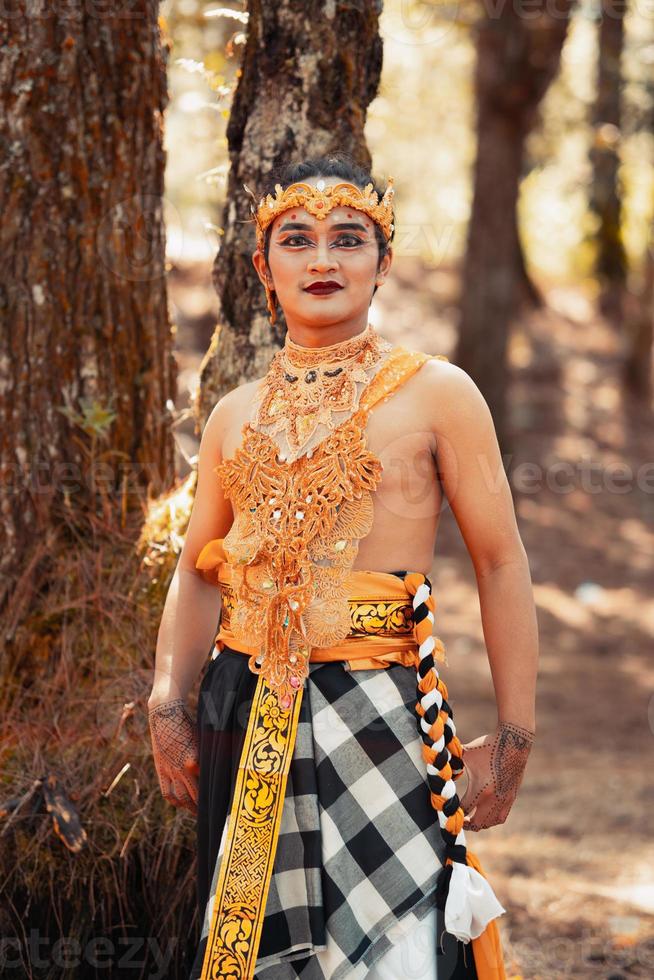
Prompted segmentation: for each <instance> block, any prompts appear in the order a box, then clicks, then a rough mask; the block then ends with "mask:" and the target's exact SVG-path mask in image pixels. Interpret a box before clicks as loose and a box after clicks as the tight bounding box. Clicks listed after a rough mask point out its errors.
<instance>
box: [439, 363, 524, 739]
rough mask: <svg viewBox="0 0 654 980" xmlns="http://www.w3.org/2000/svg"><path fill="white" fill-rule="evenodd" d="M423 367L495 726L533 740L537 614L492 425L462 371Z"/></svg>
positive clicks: (446, 365)
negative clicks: (473, 582)
mask: <svg viewBox="0 0 654 980" xmlns="http://www.w3.org/2000/svg"><path fill="white" fill-rule="evenodd" d="M425 367H429V368H431V377H430V388H431V398H432V404H433V405H434V411H433V413H432V414H433V420H434V430H433V431H434V434H435V436H436V453H437V461H438V467H439V472H440V478H441V481H442V485H443V490H444V492H445V494H446V496H447V499H448V501H449V503H450V505H451V507H452V511H453V513H454V516H455V518H456V521H457V524H458V526H459V528H460V530H461V534H462V536H463V539H464V541H465V544H466V547H467V549H468V552H469V554H470V557H471V559H472V562H473V565H474V569H475V574H476V578H477V586H478V591H479V603H480V608H481V618H482V626H483V631H484V639H485V641H486V648H487V651H488V660H489V663H490V668H491V674H492V677H493V685H494V688H495V696H496V701H497V714H498V724H501V723H502V722H507V723H511V724H513V725H515V726H519V727H521V728H524V729H527V730H528V731H530V732H535V730H536V718H535V697H536V677H537V671H538V627H537V620H536V609H535V605H534V598H533V592H532V585H531V576H530V573H529V563H528V559H527V555H526V552H525V549H524V546H523V544H522V540H521V538H520V534H519V531H518V527H517V523H516V518H515V511H514V508H513V500H512V498H511V490H510V487H509V484H508V480H507V478H506V474H505V471H504V467H503V465H502V458H501V455H500V449H499V445H498V442H497V437H496V434H495V427H494V425H493V419H492V416H491V413H490V410H489V408H488V405H487V403H486V401H485V399H484V397H483V395H482V394H481V392H480V390H479V388H478V387H477V385H476V384H475V383H474V381H473V380H472V378H471V377H470V376H469V375H468V374H467V373H466V372H465V371H463V370H462V369H461V368H459V367H457V366H456V365H454V364H450V363H447V362H443V361H433V362H431V363H430V364H428V365H425Z"/></svg>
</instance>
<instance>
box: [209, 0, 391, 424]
mask: <svg viewBox="0 0 654 980" xmlns="http://www.w3.org/2000/svg"><path fill="white" fill-rule="evenodd" d="M380 10H381V4H380V3H379V2H376V0H358V2H357V3H356V4H355V3H352V4H335V3H333V0H312V2H310V3H306V2H302V0H280V2H277V3H274V4H273V3H265V2H263V0H249V3H248V16H249V21H248V27H247V41H246V44H245V50H244V53H243V61H242V65H241V73H240V77H239V82H238V86H237V89H236V92H235V95H234V100H233V105H232V109H231V113H230V118H229V123H228V126H227V141H228V152H229V158H230V171H229V180H228V185H227V190H226V202H225V208H224V212H223V218H222V226H223V229H224V234H223V235H222V237H221V244H220V249H219V251H218V254H217V256H216V259H215V263H214V268H213V281H214V285H215V288H216V291H217V293H218V296H219V298H220V303H221V322H220V323H219V325H218V327H217V330H216V333H215V335H214V338H213V340H212V343H211V346H210V348H209V350H208V352H207V354H206V356H205V359H204V361H203V365H202V369H201V384H200V388H199V392H198V403H197V405H196V414H197V418H198V425H200V426H201V425H203V424H204V421H205V419H206V417H207V415H208V414H209V412H210V410H211V408H212V407H213V405H214V404H215V402H216V400H217V399H218V398H219V397H220V396H221V395H222V394H224V393H225V392H226V391H228V390H230V389H231V388H234V387H236V386H237V385H238V384H242V383H243V382H245V381H248V380H251V379H252V378H254V377H258V376H260V375H261V374H263V373H264V372H265V370H266V369H267V367H268V365H269V363H270V358H271V356H272V354H273V353H274V352H275V351H276V350H277V349H278V348H279V347H280V346H281V343H282V341H283V337H284V334H285V331H286V326H285V323H284V315H283V312H282V311H281V310H280V309H279V307H278V313H277V323H276V324H275V325H274V328H273V327H271V325H270V322H269V318H268V310H267V307H266V299H265V293H264V290H263V288H262V286H261V283H260V281H259V279H258V277H257V275H256V272H255V269H254V266H253V264H252V253H253V251H254V250H255V248H256V238H255V234H254V230H253V227H252V223H251V220H250V219H251V214H250V210H249V204H250V198H249V197H248V195H247V194H246V192H245V191H244V189H243V184H244V183H245V184H247V185H248V187H250V188H251V189H252V190H253V191H254V193H255V194H257V195H258V193H259V187H260V184H261V180H262V178H264V176H265V175H266V174H267V173H268V172H269V171H270V170H271V169H272V168H273V167H274V166H276V165H278V164H280V163H284V162H287V161H299V160H301V159H303V158H304V157H306V156H316V155H322V154H325V153H330V152H334V151H335V150H346V151H347V152H349V153H350V154H352V156H353V157H354V158H355V160H356V161H357V163H359V164H360V165H362V166H364V167H370V164H371V158H370V153H369V151H368V148H367V146H366V143H365V139H364V132H363V130H364V125H365V121H366V112H367V108H368V106H369V104H370V102H371V101H372V100H373V98H374V97H375V95H376V93H377V89H378V85H379V78H380V74H381V66H382V40H381V37H380V35H379V23H378V21H379V13H380Z"/></svg>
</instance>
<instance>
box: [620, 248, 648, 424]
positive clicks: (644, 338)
mask: <svg viewBox="0 0 654 980" xmlns="http://www.w3.org/2000/svg"><path fill="white" fill-rule="evenodd" d="M624 305H625V311H626V316H625V320H626V328H627V329H626V339H625V359H624V365H623V368H622V378H623V382H624V386H625V388H626V389H627V391H628V392H630V393H631V394H632V395H634V397H635V398H636V399H637V400H638V401H642V402H643V403H644V404H645V405H647V406H649V405H650V403H651V399H652V345H653V343H654V320H653V317H654V255H653V254H652V249H651V248H648V249H647V251H646V252H645V265H644V270H643V283H642V287H641V289H640V293H639V295H638V296H635V295H634V296H632V295H631V293H628V292H625V304H624Z"/></svg>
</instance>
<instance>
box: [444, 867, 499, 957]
mask: <svg viewBox="0 0 654 980" xmlns="http://www.w3.org/2000/svg"><path fill="white" fill-rule="evenodd" d="M504 912H506V909H505V908H504V907H503V906H502V905H501V904H500V902H499V901H498V900H497V896H496V895H495V892H494V891H493V889H492V888H491V886H490V883H489V881H488V879H487V878H484V876H483V875H480V874H479V872H478V871H477V869H476V868H473V867H471V866H470V865H469V864H461V863H460V862H459V861H454V862H453V863H452V877H451V878H450V884H449V890H448V893H447V899H446V901H445V929H446V931H447V932H450V933H452V935H453V936H456V938H457V939H460V940H461V941H462V942H464V943H469V942H470V940H471V939H477V937H478V936H481V934H482V932H483V931H484V929H485V928H486V926H487V925H488V923H489V922H490V921H491V919H495V918H497V916H499V915H502V914H503V913H504Z"/></svg>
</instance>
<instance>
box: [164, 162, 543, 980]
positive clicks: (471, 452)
mask: <svg viewBox="0 0 654 980" xmlns="http://www.w3.org/2000/svg"><path fill="white" fill-rule="evenodd" d="M278 175H280V177H281V179H280V180H279V181H275V183H274V186H275V194H274V196H273V195H272V194H268V195H265V196H264V197H262V198H261V199H260V201H259V202H258V205H257V206H256V208H253V209H252V210H253V213H254V216H255V221H256V229H257V249H256V251H255V253H254V255H253V262H254V265H255V268H256V270H257V273H258V275H259V277H260V279H261V281H262V283H263V284H264V288H265V289H266V293H267V296H268V306H269V309H270V312H271V319H273V320H274V317H275V305H276V301H279V303H280V305H281V306H282V308H283V310H284V315H285V318H286V323H287V327H288V333H287V335H286V338H285V344H284V348H283V349H282V350H281V351H279V352H278V353H277V354H276V355H275V357H274V358H273V361H272V363H271V366H270V368H269V370H268V372H267V373H266V375H265V376H264V377H263V378H262V379H257V380H256V381H254V382H251V383H249V384H244V385H240V386H239V387H237V388H235V389H234V390H233V391H231V392H229V393H228V394H227V395H226V396H224V397H223V398H222V399H221V400H220V401H219V402H218V404H217V405H216V406H215V408H214V410H213V412H212V413H211V415H210V417H209V419H208V421H207V424H206V426H205V429H204V432H203V435H202V441H201V446H200V455H199V463H198V484H197V491H196V496H195V502H194V506H193V513H192V515H191V519H190V522H189V527H188V531H187V535H186V540H185V543H184V548H183V551H182V554H181V556H180V560H179V563H178V567H177V570H176V572H175V575H174V577H173V581H172V582H171V586H170V590H169V593H168V596H167V599H166V604H165V608H164V613H163V617H162V624H161V629H160V634H159V639H158V644H157V657H156V676H155V682H154V685H153V690H152V694H151V697H150V700H149V709H150V721H151V728H152V736H153V747H154V753H155V761H156V765H157V771H158V773H159V778H160V782H161V787H162V792H163V794H164V796H165V797H166V798H167V799H169V800H170V801H171V802H173V803H174V804H175V805H179V806H185V807H187V808H188V809H189V810H191V811H192V812H195V807H196V804H197V815H198V862H199V863H198V898H199V904H200V909H201V912H202V915H203V928H202V938H201V943H200V947H199V949H198V955H197V956H196V962H195V964H194V967H193V972H192V977H200V976H201V977H202V978H204V977H209V976H211V977H218V976H220V977H223V976H224V977H233V978H243V980H245V978H252V977H254V976H256V977H257V978H260V980H286V978H292V977H298V976H299V977H303V978H305V980H313V978H316V980H320V978H330V980H338V978H340V977H344V978H345V977H348V978H357V980H358V978H359V977H360V978H364V977H365V978H368V980H382V978H384V977H394V976H397V977H399V976H412V977H414V978H425V980H426V978H429V980H436V978H438V980H442V978H443V977H448V978H449V977H451V978H457V977H458V978H463V977H479V978H481V980H486V978H488V977H493V978H498V980H499V978H501V977H503V976H504V970H503V964H502V954H501V948H500V944H499V934H498V931H497V926H496V922H495V919H496V918H497V917H498V916H499V915H501V914H502V913H503V912H504V909H503V908H502V906H501V905H500V903H499V902H498V901H497V898H496V897H495V895H494V894H493V892H492V889H491V887H490V885H489V883H488V881H487V880H486V877H485V875H484V873H483V872H482V870H481V867H480V866H479V862H478V861H477V859H476V858H475V856H474V855H473V854H471V852H469V851H468V850H467V848H466V843H465V833H464V828H465V830H479V829H482V828H484V827H489V826H493V825H495V824H498V823H503V822H504V820H505V819H506V816H507V814H508V812H509V810H510V807H511V805H512V803H513V800H514V799H515V796H516V793H517V790H518V787H519V784H520V782H521V779H522V775H523V772H524V766H525V764H526V760H527V755H528V753H529V750H530V747H531V744H532V742H533V738H534V733H535V709H534V691H535V678H536V667H537V630H536V618H535V611H534V606H533V598H532V595H531V582H530V576H529V568H528V562H527V558H526V555H525V552H524V548H523V546H522V542H521V540H520V536H519V533H518V529H517V526H516V521H515V515H514V512H513V506H512V500H511V495H510V490H509V487H508V484H507V481H506V477H505V475H504V471H503V467H502V463H501V458H500V454H499V448H498V446H497V440H496V437H495V432H494V427H493V423H492V419H491V417H490V413H489V410H488V407H487V405H486V402H485V401H484V399H483V397H482V396H481V393H480V392H479V390H478V388H477V387H476V385H475V384H474V383H473V381H472V379H471V378H470V377H469V376H468V375H467V374H466V373H465V372H463V371H462V370H460V369H459V368H457V367H456V366H455V365H452V364H450V363H449V362H447V359H446V358H443V357H436V358H430V357H428V356H427V355H424V354H421V353H419V352H408V351H406V350H404V348H398V347H393V346H392V345H391V344H389V343H388V342H387V341H385V340H384V339H383V338H381V337H380V336H379V335H378V334H377V333H376V332H375V331H374V330H373V328H372V326H371V325H370V323H369V322H368V307H369V305H370V301H371V299H372V295H373V294H374V292H375V291H376V289H377V288H378V287H379V286H381V285H383V283H384V281H385V279H386V277H387V275H388V274H389V270H390V267H391V263H392V249H391V247H390V242H391V240H392V237H393V233H394V222H393V212H392V196H393V188H392V179H391V181H389V187H388V188H387V190H386V192H385V194H384V195H383V196H382V197H381V199H380V195H379V194H378V193H376V192H375V191H373V189H372V188H373V186H374V185H373V183H372V181H370V179H369V175H367V174H366V173H365V171H361V170H360V168H357V167H356V166H354V165H352V164H350V163H348V162H347V161H346V160H343V159H342V158H340V159H339V158H333V157H330V158H327V159H319V160H317V161H316V160H313V161H307V162H305V163H302V164H298V165H291V166H289V167H286V168H283V169H282V170H281V171H280V172H279V174H278ZM271 184H272V180H271ZM443 494H445V495H446V496H447V498H448V501H449V503H450V505H451V507H452V510H453V512H454V515H455V517H456V520H457V522H458V524H459V527H460V528H461V532H462V534H463V537H464V540H465V542H466V545H467V547H468V550H469V552H470V555H471V557H472V560H473V563H474V567H475V570H476V574H477V580H478V585H479V595H480V603H481V610H482V619H483V626H484V635H485V638H486V642H487V646H488V654H489V660H490V664H491V670H492V675H493V681H494V686H495V692H496V699H497V707H498V724H497V727H496V730H495V731H494V732H493V733H492V734H490V735H485V736H481V737H480V738H478V739H476V740H475V741H474V742H472V743H469V744H468V745H467V746H462V745H461V743H460V741H459V740H458V738H457V736H456V729H455V726H454V722H453V719H452V711H451V707H450V706H449V704H448V702H447V688H446V686H445V684H444V682H443V680H442V679H441V678H440V677H439V674H438V670H437V668H436V663H435V661H436V660H439V661H440V662H441V663H442V662H443V661H444V656H443V646H442V643H441V642H440V641H439V640H438V639H437V638H435V637H433V636H432V635H431V628H432V624H433V622H434V610H435V600H434V597H433V596H432V594H431V587H430V586H431V584H430V582H429V579H428V578H427V573H428V571H429V569H430V568H431V565H432V560H433V553H434V545H435V539H436V532H437V527H438V520H439V512H440V505H441V503H442V495H443ZM396 570H399V571H396ZM407 570H408V571H407ZM216 586H219V588H216ZM217 595H219V596H222V604H221V606H219V605H218V603H217V599H216V596H217ZM219 609H221V610H222V615H221V628H220V631H219V633H218V635H217V637H216V649H215V653H214V657H213V658H212V661H211V663H210V665H209V667H208V670H207V672H206V673H205V675H204V678H203V680H202V685H201V689H200V697H199V702H198V719H197V733H198V734H199V745H198V742H197V735H196V729H195V724H194V722H193V720H192V718H191V717H190V715H189V713H188V710H187V709H186V704H185V700H186V697H187V694H188V692H189V690H190V688H191V686H192V684H193V683H194V680H195V678H196V677H197V675H198V673H199V671H200V669H201V667H202V665H203V663H204V661H205V659H206V650H207V648H208V646H209V642H210V638H211V636H212V635H213V631H214V629H215V623H216V620H217V616H218V612H219ZM416 682H417V683H416ZM416 697H417V699H418V700H417V701H416ZM464 755H465V759H464ZM464 770H465V771H466V772H467V776H468V785H467V788H466V791H465V793H464V795H463V798H462V799H459V796H458V795H457V792H456V781H457V780H459V778H460V776H461V775H462V774H463V772H464ZM198 774H199V785H198V782H197V776H198ZM468 811H470V812H469V813H468ZM464 813H465V814H467V815H466V816H465V818H464ZM425 937H427V942H426V944H425V943H424V939H425ZM419 939H420V940H421V941H420V942H419V941H418V940H419ZM471 953H472V954H473V955H471ZM255 970H256V973H255Z"/></svg>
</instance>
